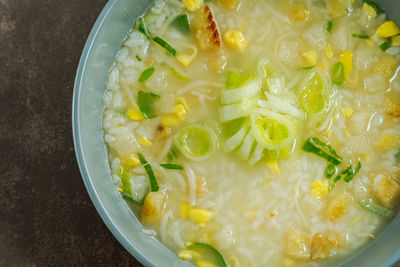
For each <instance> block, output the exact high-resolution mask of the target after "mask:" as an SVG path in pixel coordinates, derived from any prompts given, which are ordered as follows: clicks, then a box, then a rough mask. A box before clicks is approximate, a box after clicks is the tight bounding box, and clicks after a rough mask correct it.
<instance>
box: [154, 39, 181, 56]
mask: <svg viewBox="0 0 400 267" xmlns="http://www.w3.org/2000/svg"><path fill="white" fill-rule="evenodd" d="M153 41H154V42H156V43H157V44H159V45H160V46H161V47H163V48H164V49H165V50H167V52H168V53H170V54H171V55H173V56H175V55H176V50H175V49H174V48H173V47H172V46H171V45H170V44H169V43H167V42H166V41H164V40H163V39H161V38H160V37H158V36H156V37H154V38H153Z"/></svg>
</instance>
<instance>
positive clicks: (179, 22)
mask: <svg viewBox="0 0 400 267" xmlns="http://www.w3.org/2000/svg"><path fill="white" fill-rule="evenodd" d="M171 25H172V26H174V27H175V28H176V29H177V30H179V31H180V32H182V33H183V34H189V33H190V23H189V17H188V15H187V14H181V15H179V16H177V17H176V18H175V19H174V20H173V21H172V23H171Z"/></svg>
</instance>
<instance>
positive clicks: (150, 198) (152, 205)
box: [141, 191, 165, 224]
mask: <svg viewBox="0 0 400 267" xmlns="http://www.w3.org/2000/svg"><path fill="white" fill-rule="evenodd" d="M164 203H165V195H164V194H163V193H162V192H160V191H158V192H150V193H148V194H147V196H146V198H145V200H144V204H143V207H142V210H141V216H142V220H143V223H144V224H155V223H157V222H158V221H159V220H160V218H161V215H162V212H163V208H164Z"/></svg>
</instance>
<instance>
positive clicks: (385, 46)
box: [379, 38, 392, 51]
mask: <svg viewBox="0 0 400 267" xmlns="http://www.w3.org/2000/svg"><path fill="white" fill-rule="evenodd" d="M391 46H392V38H388V39H387V40H386V41H385V42H383V43H382V44H381V45H380V46H379V48H380V49H381V50H382V51H386V50H388V49H389V48H390V47H391Z"/></svg>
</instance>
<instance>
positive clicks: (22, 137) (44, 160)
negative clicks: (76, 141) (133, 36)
mask: <svg viewBox="0 0 400 267" xmlns="http://www.w3.org/2000/svg"><path fill="white" fill-rule="evenodd" d="M105 3H106V0H69V1H61V0H0V101H1V102H0V103H1V105H0V114H1V115H0V153H1V161H0V207H1V208H0V266H57V265H58V266H139V264H138V263H137V262H136V261H135V260H134V258H133V257H131V256H130V255H129V253H128V252H127V251H126V250H125V249H124V248H123V247H122V246H121V245H120V244H119V243H118V242H117V241H116V239H115V238H114V237H113V236H112V234H111V233H110V232H109V230H108V229H107V228H106V227H105V225H104V223H103V222H102V221H101V219H100V217H99V216H98V215H97V212H96V210H95V208H94V206H93V205H92V203H91V201H90V199H89V196H88V194H87V192H86V189H85V187H84V185H83V182H82V179H81V177H80V173H79V170H78V167H77V164H76V161H75V154H74V150H73V142H72V133H71V101H72V91H73V81H74V76H75V70H76V68H77V66H78V61H79V57H80V53H81V51H82V49H83V46H84V43H85V41H86V38H87V36H88V34H89V31H90V29H91V27H92V25H93V24H94V21H95V20H96V18H97V16H98V15H99V13H100V11H101V9H102V8H103V7H104V5H105Z"/></svg>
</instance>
